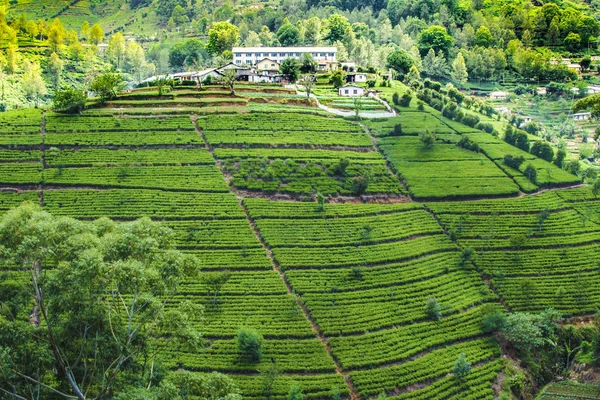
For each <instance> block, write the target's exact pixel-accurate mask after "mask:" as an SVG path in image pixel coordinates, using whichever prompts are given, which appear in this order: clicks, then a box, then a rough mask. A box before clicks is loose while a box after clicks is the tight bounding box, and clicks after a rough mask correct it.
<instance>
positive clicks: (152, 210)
mask: <svg viewBox="0 0 600 400" xmlns="http://www.w3.org/2000/svg"><path fill="white" fill-rule="evenodd" d="M44 200H45V205H46V208H47V209H48V211H50V212H52V213H54V214H57V215H69V216H73V217H77V218H100V217H103V216H107V217H110V218H140V217H143V216H147V217H151V218H167V219H192V218H217V219H219V218H221V219H232V218H244V217H245V215H244V212H243V211H242V209H241V208H240V207H239V204H238V201H237V199H236V198H235V196H234V195H233V194H232V193H204V194H198V193H190V192H188V193H185V192H164V191H160V190H143V189H111V190H46V191H45V193H44Z"/></svg>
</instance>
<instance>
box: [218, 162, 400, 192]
mask: <svg viewBox="0 0 600 400" xmlns="http://www.w3.org/2000/svg"><path fill="white" fill-rule="evenodd" d="M334 164H335V163H333V162H332V161H331V160H326V161H324V162H322V163H317V162H309V163H306V164H298V163H296V162H295V161H293V160H286V162H285V163H284V162H283V161H281V160H275V161H274V162H273V164H271V165H269V164H265V163H263V162H262V161H261V160H245V161H242V162H240V163H233V162H232V161H230V162H228V163H226V166H225V170H226V172H228V173H229V174H231V175H233V179H232V183H233V185H234V186H236V187H238V188H240V189H248V190H261V191H268V192H277V191H279V192H285V193H294V194H307V195H311V194H313V193H315V192H320V193H321V194H323V195H336V194H343V195H350V194H356V189H355V186H354V185H355V183H354V178H355V177H365V176H367V177H368V183H367V186H366V188H365V189H364V193H367V194H374V193H390V194H398V193H401V192H402V188H401V186H400V183H399V182H398V180H397V179H396V178H395V177H394V176H393V175H392V174H391V173H390V172H389V171H388V170H387V168H386V167H385V165H384V164H383V163H379V162H376V163H375V164H371V163H356V164H352V165H350V166H349V167H348V168H347V170H346V174H345V175H344V176H336V175H335V174H334V172H333V169H334ZM361 193H362V192H361Z"/></svg>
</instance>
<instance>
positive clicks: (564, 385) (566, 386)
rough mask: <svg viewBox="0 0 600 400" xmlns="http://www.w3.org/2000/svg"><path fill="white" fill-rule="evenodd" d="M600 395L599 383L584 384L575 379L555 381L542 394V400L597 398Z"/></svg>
mask: <svg viewBox="0 0 600 400" xmlns="http://www.w3.org/2000/svg"><path fill="white" fill-rule="evenodd" d="M598 396H600V388H599V387H598V386H597V385H589V384H587V385H586V384H582V383H578V382H575V381H562V382H553V383H551V384H550V385H549V386H547V387H546V388H545V389H543V392H542V394H541V395H540V397H539V399H540V400H563V399H577V400H585V399H589V400H596V399H597V398H598Z"/></svg>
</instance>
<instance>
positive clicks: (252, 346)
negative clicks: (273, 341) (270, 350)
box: [237, 328, 263, 362]
mask: <svg viewBox="0 0 600 400" xmlns="http://www.w3.org/2000/svg"><path fill="white" fill-rule="evenodd" d="M262 340H263V337H262V335H261V334H260V333H259V332H258V331H257V330H256V329H249V328H242V329H240V330H239V331H238V334H237V347H238V352H239V354H240V357H242V358H244V359H246V360H248V361H252V362H258V361H260V359H261V358H262Z"/></svg>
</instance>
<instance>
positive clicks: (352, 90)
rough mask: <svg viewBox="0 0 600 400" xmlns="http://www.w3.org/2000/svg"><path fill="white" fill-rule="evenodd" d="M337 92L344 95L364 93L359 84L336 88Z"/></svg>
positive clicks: (362, 94) (357, 95) (356, 95)
mask: <svg viewBox="0 0 600 400" xmlns="http://www.w3.org/2000/svg"><path fill="white" fill-rule="evenodd" d="M338 94H339V95H340V96H344V97H361V96H364V94H365V89H364V88H362V87H360V86H355V85H347V86H342V87H341V88H340V89H339V90H338Z"/></svg>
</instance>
